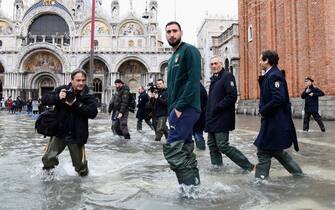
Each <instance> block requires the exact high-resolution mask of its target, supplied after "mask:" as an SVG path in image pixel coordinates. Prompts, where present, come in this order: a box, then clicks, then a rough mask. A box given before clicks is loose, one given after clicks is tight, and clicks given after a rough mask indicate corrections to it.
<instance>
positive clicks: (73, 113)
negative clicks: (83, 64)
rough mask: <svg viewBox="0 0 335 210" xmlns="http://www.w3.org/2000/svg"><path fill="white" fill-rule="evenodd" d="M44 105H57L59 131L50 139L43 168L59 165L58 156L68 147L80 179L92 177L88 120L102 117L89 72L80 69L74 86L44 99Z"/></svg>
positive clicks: (61, 87)
mask: <svg viewBox="0 0 335 210" xmlns="http://www.w3.org/2000/svg"><path fill="white" fill-rule="evenodd" d="M42 103H43V105H49V106H55V107H54V110H55V111H56V112H57V116H58V117H57V119H58V123H59V125H58V131H57V133H56V135H55V136H52V137H51V138H50V141H49V143H48V145H47V147H46V152H45V154H44V156H43V158H42V162H43V165H44V167H43V169H46V170H48V169H52V168H54V167H55V166H56V165H58V163H59V162H58V158H57V157H58V155H59V154H60V153H62V152H63V150H64V149H65V147H66V146H67V147H68V148H69V151H70V155H71V159H72V164H73V166H74V168H75V170H76V172H77V173H78V174H79V175H80V176H86V175H87V174H88V167H87V160H86V155H85V147H84V145H85V144H86V142H87V139H88V119H93V118H95V117H96V115H97V114H98V110H97V103H96V99H95V98H94V96H93V95H92V94H90V93H89V89H88V87H87V86H86V73H85V71H84V70H81V69H77V70H75V71H73V72H72V73H71V83H70V84H69V85H63V86H60V87H57V88H56V89H55V90H54V91H53V92H51V93H50V94H47V95H45V96H43V98H42Z"/></svg>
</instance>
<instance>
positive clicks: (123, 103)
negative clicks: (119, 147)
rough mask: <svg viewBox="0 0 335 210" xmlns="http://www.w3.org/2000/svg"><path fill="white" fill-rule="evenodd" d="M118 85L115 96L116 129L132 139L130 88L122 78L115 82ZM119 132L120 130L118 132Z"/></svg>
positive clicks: (126, 137)
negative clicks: (129, 119) (130, 129)
mask: <svg viewBox="0 0 335 210" xmlns="http://www.w3.org/2000/svg"><path fill="white" fill-rule="evenodd" d="M114 84H115V87H116V90H117V92H116V97H115V102H114V106H115V110H116V113H115V115H116V118H117V119H116V123H115V124H114V126H115V130H120V131H121V133H122V136H123V137H124V138H125V139H130V134H129V130H128V115H129V108H128V103H129V97H130V89H129V87H128V86H127V85H126V84H125V83H124V82H123V81H122V80H120V79H116V80H115V82H114ZM117 133H119V132H117Z"/></svg>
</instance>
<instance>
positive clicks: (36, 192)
mask: <svg viewBox="0 0 335 210" xmlns="http://www.w3.org/2000/svg"><path fill="white" fill-rule="evenodd" d="M295 123H296V127H297V133H298V136H299V140H300V145H301V151H300V152H299V153H297V152H294V151H293V150H289V151H290V153H291V154H292V155H293V157H294V159H296V160H297V162H298V163H299V164H300V165H301V167H302V169H303V170H304V172H305V173H306V176H305V177H303V178H293V177H292V176H290V174H288V172H286V171H285V169H284V168H283V167H281V166H280V165H279V164H278V162H277V161H276V160H274V159H273V161H272V168H271V171H270V176H271V178H270V179H269V180H268V181H266V182H264V183H262V184H257V183H256V182H255V179H254V174H252V173H249V174H248V173H244V172H243V171H242V170H241V169H239V168H238V167H237V166H236V165H234V164H233V162H231V161H230V160H229V159H227V158H226V157H224V166H223V167H222V168H220V169H213V168H212V167H211V164H210V159H209V151H208V149H207V150H206V151H198V150H197V151H196V154H197V157H198V162H199V169H200V176H201V185H200V186H199V187H197V188H195V189H190V191H188V190H189V189H184V190H186V193H182V190H181V187H180V186H178V185H177V180H176V177H175V175H174V173H173V172H172V171H171V170H170V169H169V167H168V164H167V162H166V161H165V159H164V157H163V154H162V144H163V142H154V140H153V139H154V133H153V131H151V130H149V127H147V126H146V125H143V127H144V130H143V131H142V132H137V131H136V129H135V128H136V121H135V119H134V116H133V115H131V119H130V123H129V124H130V126H129V127H130V130H131V137H132V139H131V140H128V141H126V140H124V139H122V138H119V137H116V136H113V134H112V132H111V130H110V120H109V116H107V115H105V114H99V116H98V117H97V119H95V120H92V121H90V138H89V141H88V144H87V145H86V152H87V158H88V164H89V169H90V173H89V176H87V177H84V178H81V177H79V176H77V174H76V172H75V171H74V169H73V167H72V164H71V160H70V156H69V152H68V150H67V149H66V150H65V151H64V152H63V153H62V154H61V155H60V156H59V160H60V164H59V166H58V167H57V168H56V169H54V171H53V173H52V174H46V173H44V172H43V171H42V163H41V157H42V155H43V152H44V146H45V145H46V143H47V141H48V138H43V137H41V136H40V135H39V134H37V133H35V131H34V128H33V127H34V119H33V117H32V116H30V115H26V114H15V115H10V114H7V113H6V112H1V113H0V209H87V210H88V209H121V210H122V209H139V210H151V209H152V210H157V209H159V210H165V209H166V210H182V209H183V210H190V209H211V210H225V209H229V210H234V209H252V210H261V209H271V210H273V209H274V210H282V209H285V210H286V209H292V210H293V209H296V210H314V209H315V210H328V209H335V138H334V136H335V132H334V131H335V130H334V128H335V122H325V124H326V128H327V132H326V133H321V132H320V131H319V129H318V128H317V126H316V125H315V122H313V121H311V131H310V132H308V133H305V132H302V131H301V124H302V122H301V120H296V121H295ZM236 127H237V129H236V130H235V131H234V132H231V137H230V142H231V144H232V145H234V146H236V147H237V148H239V149H240V150H241V151H242V152H243V153H244V154H245V155H246V156H247V157H248V158H249V159H250V160H251V162H253V163H256V162H257V157H256V148H255V147H254V146H253V145H252V143H253V141H254V138H255V137H256V135H257V132H258V129H259V118H258V117H253V116H238V117H237V126H236Z"/></svg>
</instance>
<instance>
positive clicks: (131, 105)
mask: <svg viewBox="0 0 335 210" xmlns="http://www.w3.org/2000/svg"><path fill="white" fill-rule="evenodd" d="M135 108H136V93H129V97H128V110H129V111H130V112H135Z"/></svg>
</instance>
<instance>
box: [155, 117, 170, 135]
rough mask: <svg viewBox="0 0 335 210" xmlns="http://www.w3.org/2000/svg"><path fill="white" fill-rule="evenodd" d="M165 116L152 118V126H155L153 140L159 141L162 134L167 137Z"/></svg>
mask: <svg viewBox="0 0 335 210" xmlns="http://www.w3.org/2000/svg"><path fill="white" fill-rule="evenodd" d="M166 120H167V117H166V116H161V117H157V118H156V117H154V118H152V121H153V126H154V128H155V134H156V135H155V141H160V140H161V138H162V136H163V135H164V136H165V138H166V139H167V138H168V130H169V129H168V127H167V125H166Z"/></svg>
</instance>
